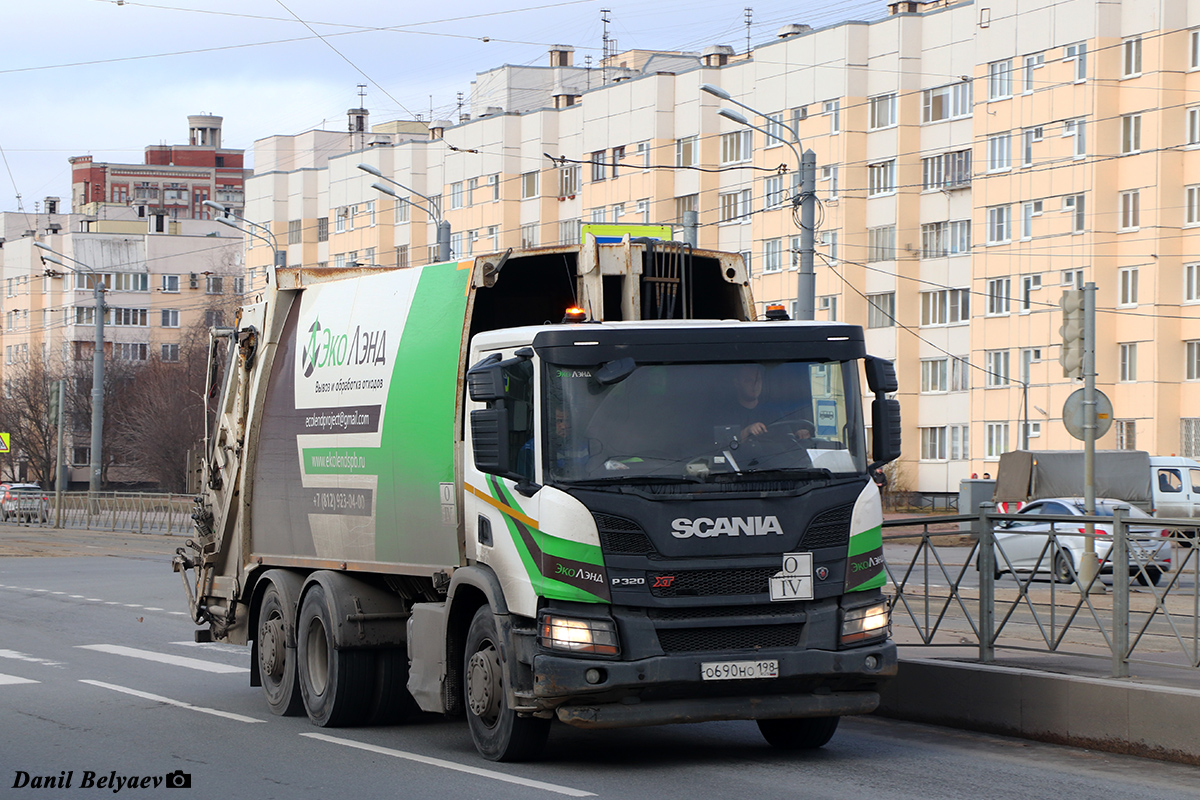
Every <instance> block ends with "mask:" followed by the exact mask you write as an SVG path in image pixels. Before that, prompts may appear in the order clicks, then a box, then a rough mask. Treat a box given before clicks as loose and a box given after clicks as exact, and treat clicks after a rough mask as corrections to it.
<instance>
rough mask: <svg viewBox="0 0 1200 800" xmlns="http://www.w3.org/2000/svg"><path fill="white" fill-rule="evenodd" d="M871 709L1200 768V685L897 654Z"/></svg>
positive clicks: (916, 720)
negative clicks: (877, 702) (892, 671)
mask: <svg viewBox="0 0 1200 800" xmlns="http://www.w3.org/2000/svg"><path fill="white" fill-rule="evenodd" d="M880 698H881V700H880V705H879V709H878V710H876V711H875V713H876V714H878V715H880V716H884V717H893V718H896V719H904V720H910V721H913V722H926V723H932V724H935V725H945V726H948V727H954V728H966V729H968V730H976V731H983V732H986V733H997V734H1003V735H1007V736H1016V737H1020V738H1024V739H1033V740H1036V741H1041V742H1051V743H1054V744H1065V745H1071V746H1074V747H1084V748H1088V749H1093V750H1103V751H1106V752H1110V753H1121V754H1125V755H1134V756H1142V757H1145V758H1155V759H1159V760H1163V761H1176V762H1179V763H1182V764H1192V765H1196V766H1200V691H1195V690H1191V689H1178V688H1173V687H1165V686H1150V685H1145V684H1138V683H1129V682H1126V681H1120V680H1111V679H1104V678H1084V677H1073V676H1067V675H1056V674H1051V673H1044V672H1033V671H1030V670H1022V669H1014V668H1012V667H1000V666H994V665H988V664H967V663H960V662H948V661H938V660H935V659H902V660H901V661H900V668H899V672H898V674H897V676H896V677H895V678H893V679H892V680H891V681H890V682H888V683H887V684H886V685H885V686H884V687H883V690H882V691H881V692H880Z"/></svg>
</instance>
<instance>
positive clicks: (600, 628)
mask: <svg viewBox="0 0 1200 800" xmlns="http://www.w3.org/2000/svg"><path fill="white" fill-rule="evenodd" d="M538 644H540V645H541V646H542V647H548V648H550V649H552V650H570V651H571V652H573V653H595V654H596V655H601V656H615V655H617V654H619V653H620V652H621V648H620V646H619V645H618V644H617V626H616V625H615V624H614V623H613V621H612V620H611V619H571V618H570V617H559V616H554V615H549V614H548V615H546V616H544V617H542V624H541V626H540V633H539V635H538Z"/></svg>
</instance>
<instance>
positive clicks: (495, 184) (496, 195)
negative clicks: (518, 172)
mask: <svg viewBox="0 0 1200 800" xmlns="http://www.w3.org/2000/svg"><path fill="white" fill-rule="evenodd" d="M487 185H488V186H489V187H491V189H492V191H491V195H492V202H495V201H497V200H499V199H500V176H499V175H498V174H493V175H488V176H487Z"/></svg>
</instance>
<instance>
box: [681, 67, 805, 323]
mask: <svg viewBox="0 0 1200 800" xmlns="http://www.w3.org/2000/svg"><path fill="white" fill-rule="evenodd" d="M700 90H701V91H703V92H707V93H708V94H711V95H712V96H714V97H717V98H720V99H721V100H724V101H726V102H729V103H733V104H734V105H735V106H740V107H741V108H744V109H746V110H747V111H749V112H750V113H752V114H757V115H758V116H760V117H766V116H767V115H766V114H764V113H762V112H761V111H759V110H758V109H755V108H751V107H750V106H748V105H746V104H745V103H743V102H741V101H739V100H735V99H733V97H732V96H731V95H730V94H729V92H727V91H725V90H724V89H722V88H721V87H719V86H713V85H712V84H709V83H705V84H701V86H700ZM717 114H719V115H720V116H722V117H725V118H726V119H728V120H730V121H732V122H736V123H737V124H739V125H745V126H746V127H747V128H751V129H752V130H756V131H760V132H762V133H763V134H764V135H765V136H766V137H767V138H769V139H776V140H778V141H780V142H783V143H784V144H786V145H787V146H788V147H789V148H791V151H792V154H793V155H794V156H796V161H797V163H798V164H799V167H800V195H799V196H798V197H794V198H792V204H793V207H795V206H799V207H800V269H799V271H798V272H797V273H796V319H806V320H811V319H815V318H816V311H817V276H816V272H815V271H814V270H813V261H814V258H815V254H816V220H817V154H816V153H814V152H813V151H812V150H811V149H810V150H805V151H804V155H803V157H801V155H800V154H799V153H797V152H796V148H795V147H793V146H792V143H791V142H789V141H787V140H786V139H784V138H783V137H781V136H779V135H777V134H774V133H771V132H770V131H768V130H766V129H764V128H760V127H758V126H757V125H752V124H751V123H750V121H749V120H748V119H746V118H745V117H744V116H742V115H741V114H739V113H737V112H736V111H733V110H731V109H728V108H722V109H721V110H720V111H718V112H717ZM778 125H779V126H780V127H781V128H784V129H786V130H788V131H790V132H791V134H792V138H794V139H795V140H796V142H797V143H799V141H800V134H799V133H797V132H796V129H795V128H792V127H790V126H788V125H785V124H784V123H783V122H782V121H780V122H778Z"/></svg>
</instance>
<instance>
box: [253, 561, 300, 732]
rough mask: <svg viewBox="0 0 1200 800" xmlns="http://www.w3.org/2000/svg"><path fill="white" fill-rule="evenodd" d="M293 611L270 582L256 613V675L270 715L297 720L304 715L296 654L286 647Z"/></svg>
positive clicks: (276, 587) (277, 588)
mask: <svg viewBox="0 0 1200 800" xmlns="http://www.w3.org/2000/svg"><path fill="white" fill-rule="evenodd" d="M292 616H293V612H292V610H291V609H289V608H288V607H287V599H286V598H285V597H284V595H283V593H282V592H280V591H279V587H278V586H276V585H275V583H274V582H272V583H271V584H270V585H269V586H268V587H267V590H266V591H265V592H264V593H263V599H262V604H261V605H260V606H259V610H258V675H259V679H260V680H261V681H262V687H263V694H264V695H266V698H267V706H268V707H269V708H270V709H271V713H272V714H276V715H278V716H281V717H297V716H299V715H300V714H302V713H304V700H303V699H302V698H301V697H300V682H299V681H298V680H297V679H296V651H295V650H294V649H289V648H288V647H287V633H288V628H289V626H290V625H292Z"/></svg>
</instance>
